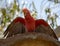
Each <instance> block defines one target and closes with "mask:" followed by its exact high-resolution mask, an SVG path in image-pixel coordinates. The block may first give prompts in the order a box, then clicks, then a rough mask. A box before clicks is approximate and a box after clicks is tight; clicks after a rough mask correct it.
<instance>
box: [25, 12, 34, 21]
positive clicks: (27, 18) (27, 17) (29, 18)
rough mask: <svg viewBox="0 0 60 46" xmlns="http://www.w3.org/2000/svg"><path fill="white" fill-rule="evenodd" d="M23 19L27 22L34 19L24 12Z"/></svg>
mask: <svg viewBox="0 0 60 46" xmlns="http://www.w3.org/2000/svg"><path fill="white" fill-rule="evenodd" d="M25 19H26V21H27V22H32V21H33V20H34V18H33V17H32V16H31V14H30V13H28V14H26V16H25Z"/></svg>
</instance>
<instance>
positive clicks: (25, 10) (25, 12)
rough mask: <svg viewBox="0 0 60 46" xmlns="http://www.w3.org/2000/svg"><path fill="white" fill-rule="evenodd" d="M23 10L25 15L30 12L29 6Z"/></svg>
mask: <svg viewBox="0 0 60 46" xmlns="http://www.w3.org/2000/svg"><path fill="white" fill-rule="evenodd" d="M22 12H23V13H24V16H26V15H28V14H30V12H29V10H28V9H27V8H23V9H22Z"/></svg>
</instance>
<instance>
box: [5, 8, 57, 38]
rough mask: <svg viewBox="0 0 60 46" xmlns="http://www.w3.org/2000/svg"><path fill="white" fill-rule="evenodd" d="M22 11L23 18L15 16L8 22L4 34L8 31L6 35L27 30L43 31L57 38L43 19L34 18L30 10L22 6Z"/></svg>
mask: <svg viewBox="0 0 60 46" xmlns="http://www.w3.org/2000/svg"><path fill="white" fill-rule="evenodd" d="M22 11H23V13H24V17H25V19H24V18H21V17H17V18H16V19H15V20H13V22H12V23H11V24H10V26H8V28H7V30H6V31H5V32H4V34H5V35H6V34H7V33H8V37H10V36H12V35H15V34H18V33H22V32H26V31H27V32H39V33H45V34H48V35H50V36H52V37H54V38H55V39H57V36H56V34H55V33H54V31H53V30H52V29H51V27H50V26H49V24H48V23H47V22H46V21H45V20H43V19H38V20H35V19H34V18H33V17H32V16H31V14H30V11H29V10H28V9H27V8H24V9H23V10H22ZM15 25H16V26H15ZM15 27H16V28H15ZM11 28H12V29H11ZM23 30H24V31H23Z"/></svg>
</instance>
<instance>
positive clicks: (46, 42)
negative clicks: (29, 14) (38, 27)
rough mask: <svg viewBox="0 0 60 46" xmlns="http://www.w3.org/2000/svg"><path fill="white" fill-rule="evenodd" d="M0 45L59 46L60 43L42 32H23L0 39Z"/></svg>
mask: <svg viewBox="0 0 60 46" xmlns="http://www.w3.org/2000/svg"><path fill="white" fill-rule="evenodd" d="M0 46H60V43H59V41H57V40H56V39H55V38H53V37H51V36H49V35H47V34H44V33H25V34H18V35H15V36H14V37H9V38H6V39H4V40H3V39H2V40H0Z"/></svg>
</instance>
